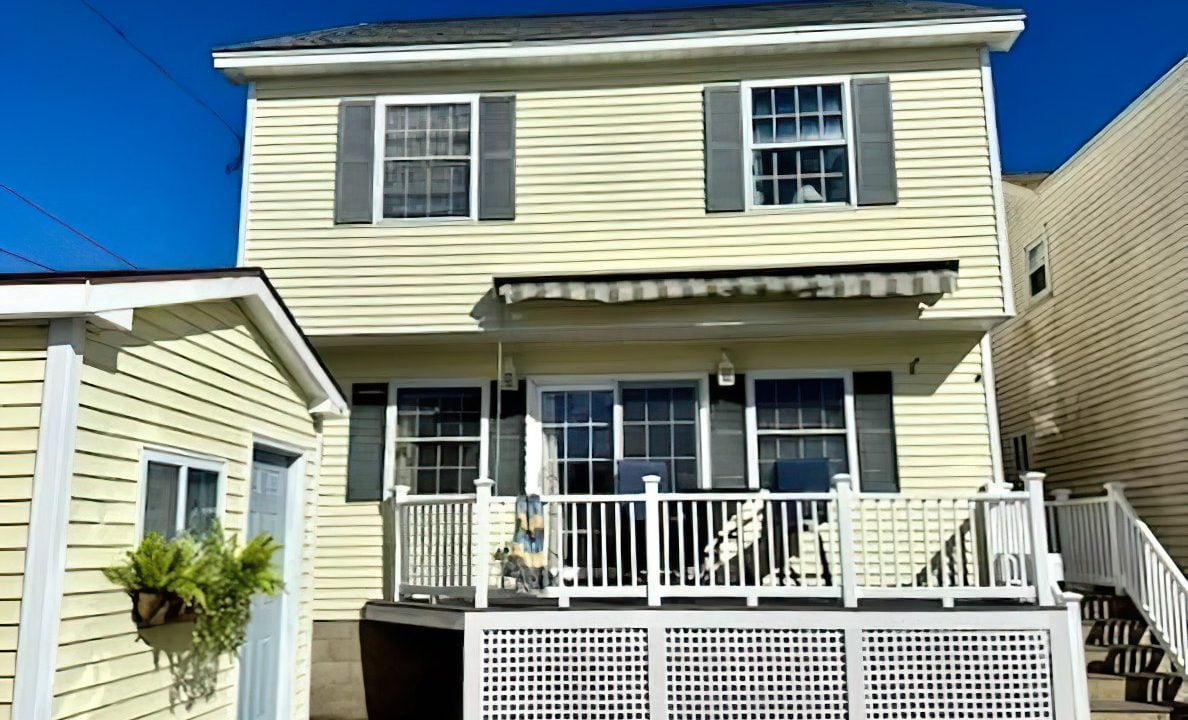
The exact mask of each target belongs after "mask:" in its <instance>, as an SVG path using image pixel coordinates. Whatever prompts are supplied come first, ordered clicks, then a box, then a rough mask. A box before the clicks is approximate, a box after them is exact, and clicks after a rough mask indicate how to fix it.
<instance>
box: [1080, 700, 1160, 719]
mask: <svg viewBox="0 0 1188 720" xmlns="http://www.w3.org/2000/svg"><path fill="white" fill-rule="evenodd" d="M1090 705H1091V707H1090V713H1089V717H1090V719H1091V720H1178V718H1179V717H1180V715H1178V714H1176V712H1175V711H1174V710H1173V709H1172V708H1168V707H1163V706H1162V705H1150V704H1148V703H1137V702H1130V701H1129V700H1093V701H1091V703H1090Z"/></svg>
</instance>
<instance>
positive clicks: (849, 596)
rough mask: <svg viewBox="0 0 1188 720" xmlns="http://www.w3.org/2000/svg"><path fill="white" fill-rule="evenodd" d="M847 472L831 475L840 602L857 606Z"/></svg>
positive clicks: (851, 501) (855, 565)
mask: <svg viewBox="0 0 1188 720" xmlns="http://www.w3.org/2000/svg"><path fill="white" fill-rule="evenodd" d="M852 482H853V480H852V479H851V477H850V475H849V474H848V473H838V474H837V475H834V476H833V491H834V493H835V494H836V495H837V537H838V549H837V552H838V558H839V560H840V561H841V583H842V584H841V592H842V604H843V605H845V606H846V607H858V564H857V561H856V558H855V554H854V549H855V546H854V491H853V486H852V484H851V483H852Z"/></svg>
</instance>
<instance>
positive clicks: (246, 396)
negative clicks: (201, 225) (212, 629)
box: [0, 269, 346, 720]
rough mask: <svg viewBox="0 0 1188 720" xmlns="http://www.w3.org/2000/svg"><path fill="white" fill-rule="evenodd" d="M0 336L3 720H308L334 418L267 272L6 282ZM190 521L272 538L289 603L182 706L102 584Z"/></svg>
mask: <svg viewBox="0 0 1188 720" xmlns="http://www.w3.org/2000/svg"><path fill="white" fill-rule="evenodd" d="M0 321H2V322H0V368H2V371H0V391H2V393H3V395H2V397H0V419H2V426H0V433H2V434H3V438H4V442H3V453H2V454H0V457H2V459H3V476H4V484H3V485H4V493H3V502H2V503H0V507H2V508H3V512H4V519H3V531H4V537H5V544H4V553H3V559H4V569H3V578H4V584H3V592H4V596H3V597H4V599H3V604H2V607H3V611H4V617H3V622H2V624H3V630H2V632H0V716H3V717H5V718H9V717H11V718H14V719H15V718H20V719H21V720H49V719H50V718H60V719H65V718H96V719H97V718H104V719H105V720H107V719H113V720H118V719H120V718H129V719H130V718H144V717H194V718H196V717H203V718H216V717H219V718H233V717H249V716H251V717H269V718H279V717H293V718H298V717H307V716H308V697H309V685H310V676H309V657H310V632H311V619H312V613H313V577H312V573H311V572H310V563H311V561H312V556H313V539H314V529H315V525H314V523H315V517H316V511H317V495H318V473H319V464H320V462H319V452H318V451H319V444H320V437H321V423H322V422H323V419H325V418H330V417H337V416H340V415H342V414H343V413H344V412H345V411H346V406H345V402H344V400H343V398H342V396H341V395H340V393H339V391H338V389H337V386H336V385H335V384H334V381H333V380H332V379H331V377H330V375H329V373H328V372H327V371H326V370H325V368H323V366H322V365H321V363H320V361H319V360H318V357H317V354H316V353H315V352H314V350H313V348H312V347H311V346H310V345H309V344H308V342H307V341H306V339H305V337H304V335H302V333H301V330H300V329H299V328H298V326H297V325H296V323H295V322H294V321H293V319H292V317H291V316H290V315H289V314H288V312H287V310H286V309H285V308H284V305H283V304H282V303H281V300H280V298H279V297H278V296H277V295H276V293H275V292H274V291H273V290H272V288H271V286H270V285H269V284H268V282H267V280H266V279H265V278H264V276H263V274H262V273H260V272H259V271H257V270H250V269H232V270H211V271H196V272H130V273H129V272H99V273H58V274H45V275H32V276H5V277H4V278H2V279H0ZM194 513H201V514H204V515H211V516H218V517H221V519H222V522H223V523H224V525H225V527H227V528H228V529H229V530H231V531H233V532H236V533H239V534H241V535H242V534H255V533H256V532H259V531H261V530H264V529H268V530H270V531H271V532H272V533H273V535H274V536H275V537H276V538H277V539H278V540H279V541H280V542H281V543H283V545H284V548H283V550H282V551H281V552H280V553H279V555H280V557H279V560H278V561H279V562H280V563H281V567H282V573H283V576H284V581H285V590H284V592H283V593H282V595H281V596H280V597H279V598H278V599H277V600H274V601H272V602H271V603H267V604H265V605H260V606H258V608H257V611H256V612H255V615H254V617H253V620H252V624H251V625H250V626H249V630H248V651H247V652H246V654H245V655H244V660H243V662H242V663H240V664H239V665H238V666H237V664H236V663H235V662H232V661H225V662H224V663H223V669H222V674H221V676H220V678H219V680H218V690H217V693H216V695H215V697H214V699H213V700H211V701H210V702H199V703H198V704H197V705H194V706H193V707H192V708H190V709H186V708H185V707H183V706H177V707H171V701H170V692H169V688H170V684H171V676H170V671H169V668H168V662H167V660H166V659H165V657H164V656H161V657H160V658H157V657H154V652H153V651H152V650H150V649H149V648H148V647H146V646H145V645H144V644H141V643H140V642H139V641H138V640H137V635H136V631H135V628H134V626H133V624H132V621H131V620H130V617H129V616H130V613H129V610H130V604H129V600H128V597H127V596H126V595H125V594H124V593H123V591H122V590H120V589H118V588H116V587H114V586H113V585H111V584H110V583H109V582H108V581H107V580H106V579H105V578H104V577H103V575H102V574H101V572H100V571H101V569H102V568H104V567H107V566H110V565H112V564H114V563H115V562H117V561H119V560H121V559H122V557H123V554H124V552H125V551H127V550H130V549H131V548H132V547H134V546H135V545H136V544H137V543H138V541H139V538H140V537H141V536H142V535H143V534H144V533H145V532H147V531H150V530H155V531H158V532H161V533H163V534H165V535H172V534H173V533H175V532H177V531H178V530H180V529H182V528H184V527H185V526H186V518H188V517H193V516H194ZM268 673H272V674H271V676H270V675H268ZM241 677H242V678H243V679H242V680H241ZM269 677H271V682H261V680H265V681H266V680H267V679H268V678H269ZM246 688H251V689H252V691H251V692H250V693H249V692H246ZM261 708H267V709H268V711H267V713H266V714H260V709H261ZM252 713H255V714H252Z"/></svg>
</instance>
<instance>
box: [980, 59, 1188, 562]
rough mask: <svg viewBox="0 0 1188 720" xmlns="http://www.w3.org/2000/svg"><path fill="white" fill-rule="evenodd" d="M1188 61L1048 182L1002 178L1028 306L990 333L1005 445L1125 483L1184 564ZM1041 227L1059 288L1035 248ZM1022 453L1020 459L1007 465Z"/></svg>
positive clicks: (1081, 478) (1065, 480)
mask: <svg viewBox="0 0 1188 720" xmlns="http://www.w3.org/2000/svg"><path fill="white" fill-rule="evenodd" d="M1186 168H1188V62H1181V63H1180V65H1179V66H1178V68H1177V69H1175V70H1173V71H1172V72H1171V73H1170V74H1169V75H1168V76H1166V77H1165V78H1164V80H1163V81H1162V82H1161V83H1159V84H1157V85H1156V86H1155V87H1154V88H1153V89H1152V90H1150V91H1149V92H1148V93H1147V94H1146V95H1145V97H1143V98H1142V99H1141V100H1139V101H1137V102H1136V103H1135V104H1134V105H1132V106H1131V107H1130V108H1129V109H1127V110H1126V111H1125V112H1124V113H1123V115H1122V116H1121V117H1119V118H1118V119H1117V120H1116V121H1115V122H1114V123H1112V124H1111V125H1110V126H1109V127H1108V128H1107V129H1106V130H1104V131H1103V132H1102V133H1100V134H1099V135H1098V136H1097V137H1096V138H1094V139H1093V140H1092V141H1090V143H1089V144H1088V145H1087V146H1086V147H1085V148H1084V149H1083V150H1082V151H1081V152H1080V153H1078V155H1077V156H1076V157H1074V158H1073V159H1072V160H1071V161H1070V162H1069V163H1067V164H1066V165H1065V166H1064V167H1062V168H1060V169H1059V170H1058V171H1057V172H1056V173H1054V174H1053V175H1052V176H1050V177H1049V178H1047V179H1046V180H1044V181H1043V182H1042V183H1040V184H1039V185H1038V186H1034V185H1033V186H1032V187H1019V186H1014V185H1010V184H1008V185H1007V187H1006V196H1007V208H1008V214H1007V218H1008V223H1009V235H1010V238H1011V261H1012V271H1013V273H1014V278H1015V288H1014V291H1015V296H1016V298H1017V302H1018V308H1019V312H1020V314H1019V316H1018V317H1017V318H1016V319H1014V320H1012V321H1011V322H1009V323H1007V324H1005V325H1003V326H1002V327H1001V328H1000V329H999V330H998V331H996V332H995V338H994V339H995V361H996V368H997V372H998V388H999V403H1000V408H1001V412H1002V434H1003V439H1004V444H1005V447H1006V455H1007V457H1008V458H1010V455H1011V453H1010V439H1011V437H1013V436H1015V435H1018V434H1019V433H1023V432H1027V433H1029V434H1030V441H1031V448H1032V449H1031V455H1032V462H1033V464H1034V465H1035V466H1036V467H1038V468H1040V469H1043V470H1046V471H1047V472H1049V473H1050V476H1051V482H1052V484H1053V485H1054V486H1057V487H1068V488H1070V489H1072V490H1073V491H1074V492H1075V493H1092V492H1098V491H1100V486H1101V483H1103V482H1107V481H1110V480H1116V481H1122V482H1125V483H1126V486H1127V494H1128V496H1129V497H1130V498H1131V502H1132V503H1133V504H1134V505H1135V507H1136V509H1137V510H1138V512H1139V513H1140V514H1141V515H1142V517H1143V519H1145V520H1146V521H1147V522H1148V523H1149V524H1150V525H1151V527H1152V529H1153V530H1154V531H1155V532H1156V534H1157V535H1158V536H1159V537H1160V539H1161V540H1162V542H1163V543H1164V544H1165V545H1166V546H1167V548H1168V550H1169V551H1170V552H1171V553H1172V556H1173V557H1175V558H1176V559H1177V561H1178V562H1179V563H1180V564H1181V565H1188V520H1186V519H1185V516H1184V504H1185V501H1186V500H1188V302H1186V299H1188V272H1186V271H1188V264H1186V260H1188V257H1186V253H1188V169H1186ZM1044 235H1046V237H1047V242H1048V258H1049V285H1050V287H1051V295H1050V296H1047V297H1041V298H1039V299H1035V300H1033V299H1030V298H1029V292H1028V287H1027V272H1026V260H1025V258H1024V252H1025V248H1026V247H1028V246H1030V245H1031V244H1032V243H1033V242H1035V240H1037V239H1039V238H1040V237H1041V236H1044ZM1012 464H1013V463H1012Z"/></svg>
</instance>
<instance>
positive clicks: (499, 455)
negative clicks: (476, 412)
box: [489, 380, 528, 495]
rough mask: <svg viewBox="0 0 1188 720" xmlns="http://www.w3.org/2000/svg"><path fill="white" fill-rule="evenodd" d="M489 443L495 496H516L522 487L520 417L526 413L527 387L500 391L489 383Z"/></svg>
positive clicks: (493, 384) (522, 429)
mask: <svg viewBox="0 0 1188 720" xmlns="http://www.w3.org/2000/svg"><path fill="white" fill-rule="evenodd" d="M491 397H492V398H493V400H492V402H491V423H490V424H491V428H490V435H491V442H490V448H491V449H490V451H489V455H490V458H489V461H490V465H491V479H492V480H494V481H495V488H494V490H495V494H496V495H519V494H520V493H521V492H523V488H524V416H525V415H526V414H527V413H528V389H527V384H526V383H525V382H524V381H523V380H521V381H520V384H519V387H517V388H516V389H515V390H500V389H499V383H498V382H495V381H492V382H491Z"/></svg>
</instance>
